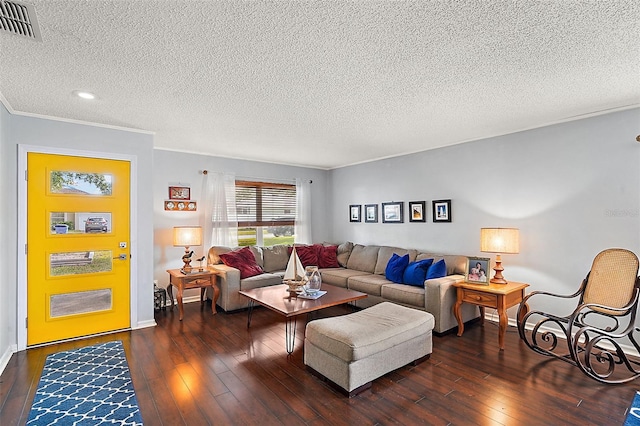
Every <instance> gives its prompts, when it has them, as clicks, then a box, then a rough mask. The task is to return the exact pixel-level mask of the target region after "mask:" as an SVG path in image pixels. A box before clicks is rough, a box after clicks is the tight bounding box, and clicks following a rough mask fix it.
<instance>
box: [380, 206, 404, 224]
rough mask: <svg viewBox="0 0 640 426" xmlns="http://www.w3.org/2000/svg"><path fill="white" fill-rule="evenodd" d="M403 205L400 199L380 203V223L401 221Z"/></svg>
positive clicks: (402, 219)
mask: <svg viewBox="0 0 640 426" xmlns="http://www.w3.org/2000/svg"><path fill="white" fill-rule="evenodd" d="M403 205H404V203H403V202H402V201H400V202H392V203H382V223H403V222H404V211H403V208H402V206H403Z"/></svg>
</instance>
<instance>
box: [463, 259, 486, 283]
mask: <svg viewBox="0 0 640 426" xmlns="http://www.w3.org/2000/svg"><path fill="white" fill-rule="evenodd" d="M490 262H491V259H490V258H488V257H467V267H466V269H465V272H464V280H465V281H466V282H468V283H472V284H482V285H489V267H490V266H491V263H490Z"/></svg>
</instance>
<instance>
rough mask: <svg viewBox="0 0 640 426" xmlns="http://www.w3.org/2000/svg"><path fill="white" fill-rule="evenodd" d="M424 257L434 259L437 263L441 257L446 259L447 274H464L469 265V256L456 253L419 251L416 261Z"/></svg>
mask: <svg viewBox="0 0 640 426" xmlns="http://www.w3.org/2000/svg"><path fill="white" fill-rule="evenodd" d="M423 259H433V263H436V262H437V261H439V260H440V259H444V263H445V264H446V265H447V275H456V274H462V275H464V273H465V269H466V267H467V257H466V256H458V255H455V254H444V255H443V254H435V253H422V252H421V253H418V256H416V261H418V260H423Z"/></svg>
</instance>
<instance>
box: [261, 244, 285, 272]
mask: <svg viewBox="0 0 640 426" xmlns="http://www.w3.org/2000/svg"><path fill="white" fill-rule="evenodd" d="M262 257H263V259H264V265H263V267H262V268H263V269H264V271H265V272H275V271H282V270H284V269H287V263H288V262H289V252H288V247H287V246H285V245H277V246H271V247H263V248H262Z"/></svg>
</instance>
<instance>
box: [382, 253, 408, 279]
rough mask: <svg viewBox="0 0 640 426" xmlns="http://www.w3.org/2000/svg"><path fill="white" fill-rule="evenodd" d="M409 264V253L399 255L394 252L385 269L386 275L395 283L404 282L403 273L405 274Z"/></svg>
mask: <svg viewBox="0 0 640 426" xmlns="http://www.w3.org/2000/svg"><path fill="white" fill-rule="evenodd" d="M408 264H409V255H408V254H405V255H404V256H398V255H397V254H395V253H393V256H391V259H389V263H387V267H386V268H385V270H384V276H385V277H386V278H387V279H388V280H389V281H393V282H394V283H398V284H402V274H404V270H405V269H406V267H407V265H408Z"/></svg>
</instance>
